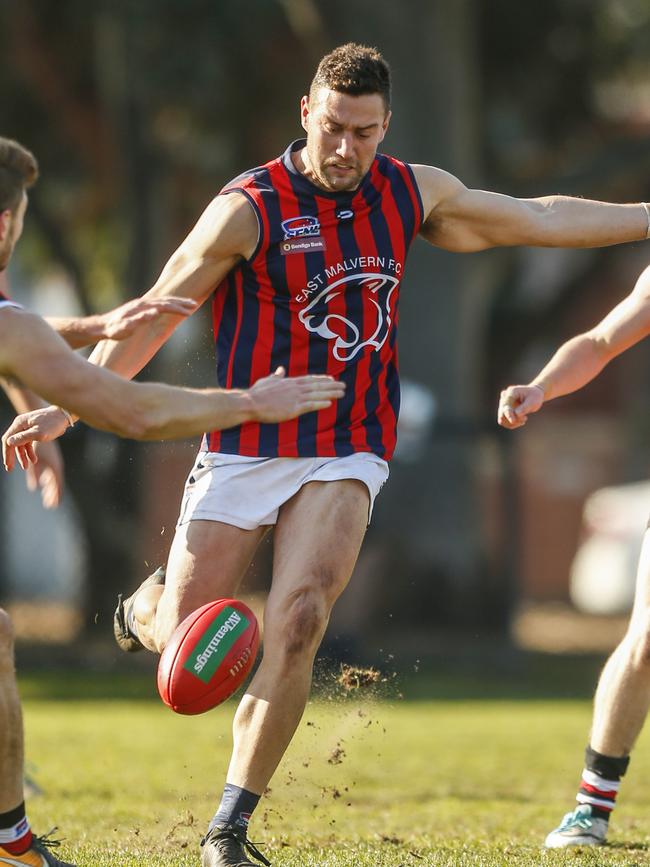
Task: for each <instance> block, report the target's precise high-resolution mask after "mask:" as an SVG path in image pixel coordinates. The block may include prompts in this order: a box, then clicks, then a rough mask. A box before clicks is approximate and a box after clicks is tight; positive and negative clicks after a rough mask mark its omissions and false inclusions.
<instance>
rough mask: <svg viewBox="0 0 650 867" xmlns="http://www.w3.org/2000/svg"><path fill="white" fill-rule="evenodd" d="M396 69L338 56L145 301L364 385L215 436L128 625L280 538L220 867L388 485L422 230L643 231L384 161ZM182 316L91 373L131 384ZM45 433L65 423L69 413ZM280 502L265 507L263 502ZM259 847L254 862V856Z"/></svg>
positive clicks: (222, 371) (123, 624) (133, 630)
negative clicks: (314, 410)
mask: <svg viewBox="0 0 650 867" xmlns="http://www.w3.org/2000/svg"><path fill="white" fill-rule="evenodd" d="M390 100H391V83H390V71H389V67H388V64H387V63H386V61H385V60H384V58H383V57H382V56H381V54H380V53H379V52H378V51H377V50H375V49H372V48H367V47H365V46H362V45H358V44H354V43H350V44H347V45H343V46H340V47H338V48H336V49H335V50H334V51H332V52H331V53H330V54H328V55H327V56H325V57H324V58H323V59H322V60H321V62H320V64H319V66H318V69H317V70H316V74H315V76H314V78H313V80H312V82H311V86H310V88H309V93H308V94H307V95H305V96H303V98H302V100H301V103H300V122H301V124H302V127H303V128H304V131H305V133H306V138H303V139H300V140H297V141H294V142H293V143H291V144H290V145H289V146H288V147H287V149H286V150H285V152H284V153H283V154H282V155H281V156H279V157H277V158H276V159H273V160H271V161H269V162H268V163H265V164H264V165H262V166H259V167H257V168H254V169H251V170H249V171H246V172H244V173H243V174H241V175H240V176H239V177H237V178H235V179H234V180H233V181H231V182H230V183H228V184H227V185H226V186H225V187H224V188H223V190H222V191H221V193H220V194H219V195H217V196H216V197H215V198H214V199H213V200H212V201H211V203H210V204H209V205H208V207H207V209H206V210H205V212H204V213H203V215H202V216H201V217H200V219H199V221H198V223H197V224H196V226H195V227H194V229H193V230H192V231H191V232H190V234H189V235H188V237H187V238H186V239H185V241H183V243H182V244H181V246H180V247H179V249H178V250H177V251H176V253H174V254H173V256H172V257H171V259H170V261H169V262H168V263H167V265H166V266H165V268H164V269H163V271H162V274H161V276H160V277H159V279H158V281H157V282H156V284H155V285H154V286H153V288H152V289H151V290H150V291H149V292H148V293H147V295H146V297H154V298H157V297H166V296H168V295H172V294H173V295H179V296H182V297H188V298H192V299H194V300H195V301H197V302H198V303H201V302H203V301H205V300H206V299H207V298H210V297H211V298H212V304H213V313H214V332H215V344H216V349H217V375H218V380H219V382H220V383H221V384H222V385H223V386H225V387H239V388H243V387H246V386H247V385H248V384H249V383H250V382H253V381H254V380H255V379H256V378H257V377H258V376H261V375H263V374H265V373H268V372H269V371H270V370H272V369H273V368H274V366H275V365H276V364H279V363H282V364H283V365H285V366H286V367H287V370H288V371H289V372H290V373H305V372H308V371H318V372H321V373H325V372H328V373H330V374H332V375H333V376H336V377H337V378H339V379H340V380H342V381H343V382H345V383H346V384H347V391H346V396H345V397H344V398H343V399H342V400H341V401H339V402H338V404H337V405H336V406H333V407H330V408H329V409H325V410H322V411H321V412H319V413H318V414H315V415H311V416H310V417H308V418H303V419H302V420H298V421H289V422H282V423H280V424H258V423H255V422H253V423H244V424H242V425H237V426H235V427H233V428H230V429H228V430H223V431H209V432H208V433H207V435H206V437H205V438H204V442H203V446H202V449H201V452H200V454H199V455H198V457H197V463H196V465H195V467H194V469H193V470H192V473H191V476H190V480H189V481H188V484H187V487H186V490H185V495H184V498H183V502H182V505H181V511H180V517H179V521H178V527H177V532H176V536H175V539H174V542H173V544H172V547H171V552H170V556H169V561H168V564H167V571H166V576H165V574H164V572H163V571H161V570H159V571H157V572H156V573H154V575H153V576H150V577H149V578H148V579H146V581H145V582H144V584H143V585H141V587H140V588H139V589H138V590H137V591H136V592H135V593H134V594H133V595H132V596H131V597H129V598H128V599H127V600H126V601H123V602H122V601H121V602H120V604H119V606H118V610H117V612H116V624H115V627H116V636H117V639H118V643H119V644H120V646H121V647H122V648H123V649H125V650H135V649H140V648H141V647H143V646H144V647H146V648H147V649H149V650H152V651H155V652H160V651H161V650H162V649H163V648H164V646H165V643H166V642H167V640H168V638H169V637H170V635H171V634H172V633H173V631H174V629H175V628H176V626H177V624H178V623H179V622H180V621H181V620H182V619H183V618H184V617H185V616H186V615H187V614H188V613H189V612H190V611H192V610H193V609H196V608H197V607H199V606H200V605H202V604H204V603H205V602H207V601H208V600H211V599H215V598H218V597H223V596H231V595H233V594H235V593H236V591H237V588H238V586H239V583H240V581H241V579H242V576H243V574H244V572H245V570H246V567H247V566H248V564H249V563H250V560H251V558H252V556H253V553H254V551H255V549H256V548H257V546H258V544H259V543H260V540H261V539H262V537H263V536H264V534H265V533H266V531H267V530H268V528H269V527H270V526H271V525H275V531H274V561H273V576H272V583H271V590H270V594H269V597H268V601H267V605H266V610H265V614H264V656H263V659H262V662H261V664H260V666H259V668H258V670H257V672H256V674H255V677H254V678H253V680H252V682H251V685H250V687H249V689H248V690H247V692H246V694H245V695H244V696H243V698H242V699H241V702H240V704H239V707H238V709H237V711H236V713H235V718H234V744H233V753H232V758H231V762H230V766H229V768H228V773H227V777H226V785H225V788H224V791H223V794H222V797H221V802H220V804H219V805H218V808H217V811H216V813H215V815H214V817H213V819H212V820H211V822H210V824H209V828H208V833H207V834H206V836H205V838H204V840H203V843H202V846H203V855H202V858H203V864H204V867H236V865H237V867H242V865H252V864H253V863H254V862H252V861H251V860H250V859H249V856H250V857H255V858H257V859H258V860H261V861H262V862H263V863H266V860H265V859H264V857H263V856H261V854H260V853H259V852H258V851H257V850H256V849H251V848H250V844H249V841H248V840H247V836H246V829H247V824H248V819H249V817H250V815H251V814H252V812H253V811H254V809H255V807H256V806H257V803H258V802H259V800H260V797H261V795H262V793H263V792H264V789H265V787H266V786H267V784H268V782H269V780H270V778H271V776H272V774H273V772H274V771H275V769H276V767H277V765H278V763H279V761H280V759H281V758H282V756H283V754H284V752H285V750H286V749H287V746H288V744H289V742H290V741H291V738H292V736H293V734H294V732H295V730H296V727H297V726H298V723H299V721H300V718H301V716H302V713H303V711H304V708H305V703H306V701H307V696H308V693H309V689H310V684H311V673H312V665H313V660H314V656H315V653H316V650H317V648H318V646H319V644H320V641H321V638H322V636H323V633H324V631H325V628H326V626H327V622H328V618H329V615H330V611H331V609H332V606H333V604H334V602H335V600H336V599H337V597H338V596H339V594H340V593H341V592H342V590H343V589H344V588H345V586H346V584H347V582H348V580H349V578H350V575H351V573H352V569H353V567H354V564H355V561H356V559H357V555H358V552H359V548H360V546H361V543H362V540H363V537H364V533H365V530H366V526H367V524H368V521H369V518H370V514H371V511H372V505H373V501H374V498H375V496H376V495H377V493H378V491H379V489H380V488H381V486H382V484H383V483H384V481H385V480H386V478H387V476H388V461H389V460H390V457H391V455H392V452H393V448H394V445H395V427H396V421H397V414H398V410H399V381H398V373H397V343H396V338H397V306H398V298H399V290H400V283H401V280H402V276H403V273H404V266H405V262H406V255H407V252H408V249H409V247H410V245H411V243H412V241H413V240H414V239H415V238H416V237H417V236H418V234H419V235H421V236H422V237H424V238H425V239H426V240H428V241H429V242H430V243H432V244H434V245H436V246H439V247H442V248H444V249H446V250H454V251H458V252H473V251H475V250H483V249H486V248H488V247H494V246H500V245H514V244H530V245H536V246H561V247H590V246H602V245H606V244H615V243H621V242H623V241H634V240H639V239H641V238H646V237H647V235H648V213H647V210H646V208H645V206H644V205H642V204H628V205H617V204H607V203H603V202H595V201H589V200H585V199H575V198H569V197H565V196H547V197H543V198H538V199H514V198H511V197H509V196H505V195H500V194H497V193H491V192H486V191H483V190H472V189H468V188H467V187H466V186H465V185H464V184H463V183H461V181H459V180H458V179H457V178H455V177H453V176H452V175H450V174H449V173H448V172H445V171H443V170H442V169H439V168H435V167H433V166H427V165H409V164H408V163H405V162H403V161H401V160H399V159H397V158H395V157H392V156H386V155H384V154H380V153H378V152H377V149H378V146H379V144H380V142H381V141H382V140H383V138H384V136H385V134H386V132H387V130H388V126H389V123H390V117H391V111H390ZM172 328H173V323H171V322H169V321H167V322H162V323H161V325H160V327H158V328H157V329H156V330H155V331H154V330H153V329H149V330H148V332H147V334H140V335H134V336H133V337H131V338H128V339H127V340H125V341H123V342H121V343H120V344H113V343H101V344H99V346H98V347H97V348H96V350H95V352H94V354H93V357H92V360H93V361H95V362H96V363H98V364H101V365H103V366H106V367H110V368H111V369H113V370H115V371H117V372H119V373H121V374H122V375H124V376H127V377H131V376H133V375H135V374H136V373H137V372H138V371H139V370H140V369H141V368H142V367H143V365H145V364H146V363H147V361H148V360H149V359H150V358H151V357H152V355H153V354H154V353H155V352H156V351H157V350H158V349H159V347H160V346H161V345H162V344H163V343H164V342H165V340H166V339H167V338H168V337H169V334H170V333H171V330H172ZM50 417H51V421H49V422H48V420H47V419H46V418H43V417H41V418H40V419H39V426H40V427H41V428H43V427H46V426H48V425H49V424H50V423H52V424H58V425H61V424H62V421H61V418H60V416H59V415H58V412H57V410H51V411H50ZM259 490H263V491H264V496H251V493H252V492H255V491H259ZM247 851H248V855H247V854H246V852H247Z"/></svg>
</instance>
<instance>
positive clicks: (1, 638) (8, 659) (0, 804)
mask: <svg viewBox="0 0 650 867" xmlns="http://www.w3.org/2000/svg"><path fill="white" fill-rule="evenodd" d="M23 758H24V746H23V717H22V713H21V709H20V698H19V696H18V687H17V685H16V669H15V665H14V639H13V629H12V626H11V620H10V619H9V615H8V614H7V612H6V611H3V610H2V609H1V608H0V768H1V769H2V786H1V787H0V814H4V813H7V812H8V811H10V810H13V809H14V808H15V807H17V806H18V805H19V804H20V803H21V802H22V800H23ZM0 845H1V841H0Z"/></svg>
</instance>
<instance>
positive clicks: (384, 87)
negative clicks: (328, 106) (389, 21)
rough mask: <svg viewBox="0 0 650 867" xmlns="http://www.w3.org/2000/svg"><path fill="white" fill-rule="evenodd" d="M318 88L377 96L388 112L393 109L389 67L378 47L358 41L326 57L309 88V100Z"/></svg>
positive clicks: (337, 49) (353, 94)
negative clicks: (361, 43) (391, 106)
mask: <svg viewBox="0 0 650 867" xmlns="http://www.w3.org/2000/svg"><path fill="white" fill-rule="evenodd" d="M319 87H327V88H329V89H330V90H336V91H338V92H339V93H350V94H352V96H361V95H363V94H366V93H378V94H379V95H380V96H381V98H382V99H383V100H384V105H385V107H386V112H388V111H389V109H390V89H391V85H390V66H389V65H388V63H387V62H386V61H385V60H384V58H383V57H382V56H381V54H380V52H379V51H377V49H376V48H369V47H368V46H367V45H359V43H358V42H347V43H346V44H345V45H339V47H338V48H335V49H334V51H330V53H329V54H326V55H325V57H323V59H322V60H321V62H320V63H319V64H318V69H317V70H316V74H315V75H314V78H313V79H312V83H311V85H310V87H309V98H310V99H311V97H312V95H313V93H314V91H315V90H317V89H318V88H319Z"/></svg>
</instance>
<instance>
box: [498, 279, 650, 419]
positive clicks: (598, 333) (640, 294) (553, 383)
mask: <svg viewBox="0 0 650 867" xmlns="http://www.w3.org/2000/svg"><path fill="white" fill-rule="evenodd" d="M648 334H650V267H649V268H646V269H645V271H643V273H642V274H641V276H640V277H639V279H638V280H637V282H636V285H635V287H634V289H633V290H632V292H631V293H630V294H629V295H628V296H627V297H626V298H624V299H623V300H622V301H621V302H620V303H619V304H617V305H616V307H614V309H613V310H611V311H610V312H609V313H608V314H607V315H606V316H605V317H604V318H603V319H602V320H601V321H600V322H599V323H598V324H597V325H596V326H594V328H592V329H591V330H590V331H587V332H585V333H584V334H578V335H577V336H576V337H573V338H571V340H568V341H567V342H566V343H564V344H563V345H562V346H561V347H560V348H559V349H558V350H557V352H556V353H555V355H554V356H553V357H552V358H551V360H550V361H549V363H548V364H547V365H546V366H545V367H544V368H543V369H542V370H541V371H540V372H539V373H538V374H537V376H536V377H535V378H534V379H533V380H532V382H530V383H529V384H528V385H511V386H509V387H508V388H506V389H504V390H503V391H502V392H501V397H500V400H499V409H498V413H497V421H498V423H499V424H500V425H502V427H505V428H508V429H510V430H514V429H515V428H518V427H522V426H523V425H524V424H525V423H526V421H527V419H528V417H529V415H531V413H534V412H537V411H538V410H540V409H541V407H542V405H543V404H544V403H545V402H546V401H548V400H551V399H552V398H554V397H561V396H562V395H565V394H570V393H571V392H574V391H577V390H578V389H580V388H582V387H583V386H584V385H586V384H587V383H588V382H590V381H591V380H592V379H594V378H595V377H596V376H598V374H599V373H600V372H601V370H602V369H603V368H604V367H605V366H606V365H607V364H608V363H609V362H610V361H611V360H612V359H613V358H615V357H616V356H617V355H620V354H621V353H622V352H625V350H626V349H629V348H630V347H631V346H634V345H635V344H636V343H639V341H641V340H643V338H644V337H647V336H648Z"/></svg>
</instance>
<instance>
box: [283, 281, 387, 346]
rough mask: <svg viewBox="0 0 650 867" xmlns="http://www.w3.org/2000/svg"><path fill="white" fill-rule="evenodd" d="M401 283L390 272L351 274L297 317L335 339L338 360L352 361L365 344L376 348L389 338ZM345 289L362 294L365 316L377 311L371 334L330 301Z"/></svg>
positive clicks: (310, 328)
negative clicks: (365, 335) (336, 308)
mask: <svg viewBox="0 0 650 867" xmlns="http://www.w3.org/2000/svg"><path fill="white" fill-rule="evenodd" d="M398 283H399V280H398V279H397V278H396V277H392V276H389V275H388V274H361V275H360V274H350V275H349V276H347V277H342V278H341V279H340V280H337V281H336V283H331V284H330V285H329V286H326V287H325V288H324V289H323V290H322V291H321V292H319V293H318V295H316V296H315V298H313V299H312V300H311V301H310V303H309V304H308V305H307V307H305V308H304V309H303V310H301V311H300V313H299V315H298V318H299V319H300V321H301V322H302V324H303V325H304V326H305V328H306V329H307V330H308V331H311V332H312V333H313V334H319V335H320V336H321V337H324V338H326V339H328V340H332V339H333V340H334V346H333V347H332V354H333V356H334V358H336V359H337V361H351V360H352V359H353V358H354V357H355V355H357V354H358V353H359V352H361V350H362V349H363V348H364V347H365V346H372V347H373V348H374V350H375V352H376V351H377V350H379V349H381V347H382V346H383V345H384V343H385V342H386V338H387V337H388V332H389V331H390V327H391V325H392V323H393V313H394V310H393V308H391V302H392V297H393V293H394V291H395V289H396V287H397V285H398ZM343 292H345V293H346V294H349V293H351V292H359V293H360V294H361V295H362V299H363V305H364V319H365V320H367V319H368V317H369V316H370V315H371V314H372V313H374V314H375V327H374V330H373V332H372V334H371V335H370V337H366V338H364V336H363V334H362V333H361V331H360V330H359V325H358V324H356V323H354V322H352V321H351V320H350V319H348V318H347V317H346V316H343V315H341V313H338V312H334V311H333V310H332V309H331V302H332V301H333V300H334V299H336V298H338V297H339V296H340V295H341V294H342V293H343ZM366 331H367V329H366Z"/></svg>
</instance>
